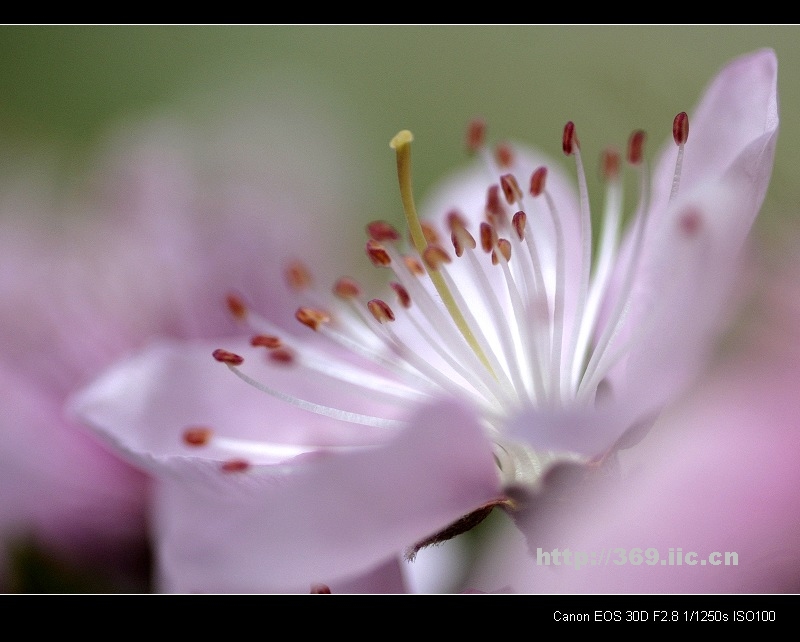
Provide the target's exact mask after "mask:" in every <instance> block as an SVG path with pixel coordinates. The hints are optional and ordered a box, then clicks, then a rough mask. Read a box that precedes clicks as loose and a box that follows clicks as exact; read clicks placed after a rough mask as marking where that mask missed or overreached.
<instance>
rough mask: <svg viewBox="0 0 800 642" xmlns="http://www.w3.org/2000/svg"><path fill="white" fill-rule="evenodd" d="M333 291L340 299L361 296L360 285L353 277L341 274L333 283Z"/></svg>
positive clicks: (347, 299)
mask: <svg viewBox="0 0 800 642" xmlns="http://www.w3.org/2000/svg"><path fill="white" fill-rule="evenodd" d="M333 293H334V294H335V295H336V296H337V297H339V298H340V299H344V300H346V301H349V300H351V299H357V298H358V297H360V296H361V286H360V285H359V284H358V281H356V280H355V279H351V278H350V277H348V276H343V277H341V278H340V279H339V280H338V281H336V283H335V284H334V286H333Z"/></svg>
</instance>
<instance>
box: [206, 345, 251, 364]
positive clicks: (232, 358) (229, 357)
mask: <svg viewBox="0 0 800 642" xmlns="http://www.w3.org/2000/svg"><path fill="white" fill-rule="evenodd" d="M211 356H212V357H214V358H215V359H216V360H217V361H220V362H222V363H225V364H228V365H232V366H238V365H241V364H243V363H244V357H240V356H239V355H238V354H236V353H234V352H228V351H227V350H223V349H222V348H217V349H216V350H214V352H212V353H211Z"/></svg>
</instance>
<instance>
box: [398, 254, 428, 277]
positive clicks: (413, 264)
mask: <svg viewBox="0 0 800 642" xmlns="http://www.w3.org/2000/svg"><path fill="white" fill-rule="evenodd" d="M403 263H405V264H406V267H407V268H408V271H409V272H411V274H413V275H414V276H424V274H425V268H424V267H422V263H420V262H419V259H417V258H416V257H414V256H404V257H403Z"/></svg>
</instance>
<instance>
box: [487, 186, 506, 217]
mask: <svg viewBox="0 0 800 642" xmlns="http://www.w3.org/2000/svg"><path fill="white" fill-rule="evenodd" d="M486 220H487V221H489V223H491V224H492V225H494V226H497V227H502V226H503V225H505V224H506V222H507V221H508V214H507V212H506V208H505V205H503V201H501V200H500V186H499V185H491V186H490V187H489V189H488V190H486Z"/></svg>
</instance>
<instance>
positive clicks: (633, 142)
mask: <svg viewBox="0 0 800 642" xmlns="http://www.w3.org/2000/svg"><path fill="white" fill-rule="evenodd" d="M646 138H647V135H646V134H645V132H644V130H643V129H637V130H636V131H635V132H633V133H632V134H631V136H630V138H629V139H628V162H629V163H630V164H631V165H639V164H640V163H641V162H642V158H644V141H645V139H646Z"/></svg>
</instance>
